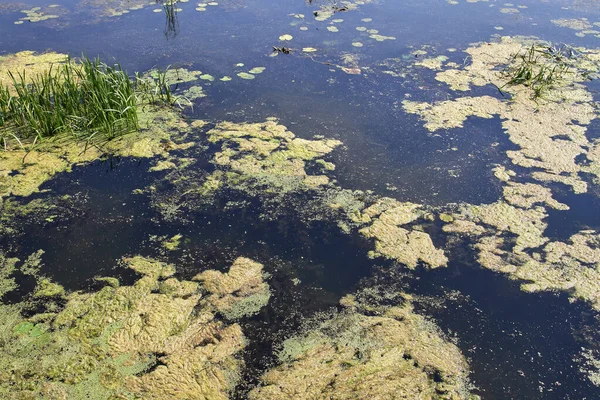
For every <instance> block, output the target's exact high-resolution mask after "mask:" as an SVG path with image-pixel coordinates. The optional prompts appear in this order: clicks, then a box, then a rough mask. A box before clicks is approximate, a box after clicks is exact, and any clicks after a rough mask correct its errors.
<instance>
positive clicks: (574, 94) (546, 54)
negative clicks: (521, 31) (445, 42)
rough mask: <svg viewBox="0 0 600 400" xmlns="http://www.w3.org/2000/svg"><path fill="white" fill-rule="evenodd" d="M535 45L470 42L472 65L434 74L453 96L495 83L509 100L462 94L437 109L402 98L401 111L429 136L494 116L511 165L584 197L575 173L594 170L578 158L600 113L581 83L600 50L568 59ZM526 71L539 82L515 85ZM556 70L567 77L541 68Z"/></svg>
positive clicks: (579, 51)
mask: <svg viewBox="0 0 600 400" xmlns="http://www.w3.org/2000/svg"><path fill="white" fill-rule="evenodd" d="M532 43H533V42H531V41H529V42H527V41H525V40H523V39H519V38H510V37H503V38H502V39H501V40H500V41H499V42H495V43H484V44H479V45H475V46H473V47H470V48H468V49H467V50H466V53H467V54H468V55H469V56H470V59H471V63H470V64H469V65H467V66H466V67H464V68H463V69H452V68H451V69H447V70H445V71H442V72H439V73H438V74H437V75H436V79H437V80H438V81H441V82H444V83H446V84H448V85H449V86H450V88H452V89H453V90H456V91H468V90H470V88H471V87H472V86H485V85H495V86H496V87H498V88H501V90H502V91H504V92H507V93H509V94H510V95H511V101H510V102H508V101H502V100H500V99H496V98H493V97H490V96H480V97H471V96H465V97H458V98H457V99H454V100H447V101H444V102H440V103H434V104H429V103H418V102H412V101H405V102H404V103H403V105H404V109H405V110H406V111H407V112H409V113H413V114H418V115H420V116H421V117H422V118H423V119H424V120H425V122H426V123H425V127H426V128H427V129H429V130H430V131H432V132H433V131H437V130H440V129H448V128H457V127H462V126H463V123H464V122H465V120H466V119H467V117H469V116H478V117H482V118H492V117H493V116H495V115H498V116H499V117H500V118H501V119H502V127H503V128H504V130H505V132H506V133H507V135H508V137H509V139H510V141H511V142H513V143H514V144H515V145H517V146H518V149H517V150H510V151H507V155H508V157H509V158H510V159H511V161H512V162H513V164H515V165H518V166H520V167H525V168H535V169H537V170H538V171H536V172H535V173H533V174H532V177H533V178H534V179H536V180H539V181H541V182H560V183H564V184H566V185H569V186H572V187H573V190H574V191H575V192H577V193H581V192H585V191H587V183H586V182H585V181H584V180H583V179H582V178H581V177H580V175H579V174H580V172H591V173H594V172H598V171H596V170H595V169H590V168H589V167H586V166H585V165H584V164H582V163H580V162H578V161H577V159H578V158H579V157H581V156H582V155H586V154H587V153H588V151H589V149H590V148H591V147H592V143H590V141H589V140H588V139H587V138H586V135H585V133H586V130H587V126H588V125H589V124H590V123H591V122H592V121H593V120H594V119H595V118H596V117H597V115H598V114H597V110H596V108H595V106H594V105H593V103H592V95H591V94H590V93H589V92H588V91H587V90H586V89H585V87H584V86H583V85H581V82H584V81H585V80H586V79H587V77H588V74H589V73H593V72H594V71H597V70H598V60H599V59H600V51H598V50H588V49H577V50H573V53H572V54H576V56H567V54H563V53H564V52H563V53H560V50H557V49H554V48H553V47H551V46H548V45H544V44H539V43H533V44H532ZM566 52H567V53H568V51H566ZM530 53H531V54H534V55H536V54H537V55H536V56H535V58H533V59H532V60H533V61H524V60H527V55H528V54H530ZM523 68H524V69H525V70H530V71H531V74H532V75H533V76H541V77H543V79H542V78H540V80H538V81H526V82H524V83H523V84H517V83H515V82H518V79H517V78H515V76H517V77H518V75H517V74H518V73H519V71H522V69H523ZM555 68H556V69H558V70H560V71H564V72H563V73H560V74H559V73H556V74H554V75H552V76H553V78H550V77H549V76H550V75H548V72H545V71H550V70H554V69H555ZM540 74H541V75H540ZM589 161H590V162H592V161H593V160H589Z"/></svg>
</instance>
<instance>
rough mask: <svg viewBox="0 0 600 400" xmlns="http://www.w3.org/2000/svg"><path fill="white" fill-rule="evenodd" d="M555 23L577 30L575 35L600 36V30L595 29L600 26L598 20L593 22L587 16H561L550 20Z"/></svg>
mask: <svg viewBox="0 0 600 400" xmlns="http://www.w3.org/2000/svg"><path fill="white" fill-rule="evenodd" d="M550 22H552V23H553V24H554V25H557V26H560V27H562V28H569V29H573V30H574V31H576V33H575V35H577V36H579V37H584V36H586V35H594V36H596V37H600V31H599V30H596V29H594V27H596V26H599V25H600V24H598V23H597V22H596V23H594V24H592V23H591V22H590V21H589V20H588V19H587V18H561V19H553V20H550Z"/></svg>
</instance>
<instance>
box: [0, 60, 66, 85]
mask: <svg viewBox="0 0 600 400" xmlns="http://www.w3.org/2000/svg"><path fill="white" fill-rule="evenodd" d="M67 59H68V56H67V55H66V54H60V53H54V52H48V53H35V52H33V51H20V52H18V53H15V54H10V55H6V56H0V85H2V86H8V87H9V88H12V79H11V78H10V75H9V74H8V73H9V71H11V72H12V73H13V74H15V76H18V73H22V72H24V71H26V72H27V74H26V75H25V79H26V82H27V81H28V80H27V78H28V77H29V78H31V77H34V76H35V75H37V74H40V73H42V72H45V71H47V70H48V69H49V68H50V67H51V66H52V65H53V64H62V63H65V62H66V61H67Z"/></svg>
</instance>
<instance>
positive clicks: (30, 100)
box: [0, 57, 177, 149]
mask: <svg viewBox="0 0 600 400" xmlns="http://www.w3.org/2000/svg"><path fill="white" fill-rule="evenodd" d="M9 76H10V78H11V80H12V85H11V87H8V86H0V144H2V145H3V146H4V148H5V149H6V148H7V142H8V141H10V140H13V139H14V140H15V141H16V142H17V143H18V144H19V145H20V146H21V147H23V142H25V141H27V142H28V143H31V142H33V143H34V144H35V143H36V142H39V141H42V140H43V139H46V138H50V137H54V136H57V135H61V134H68V135H72V136H73V137H75V138H77V139H83V140H87V141H90V140H92V139H94V138H101V139H102V140H110V139H113V138H116V137H118V136H121V135H124V134H127V133H130V132H133V131H136V130H138V129H139V123H138V118H137V107H138V105H140V104H168V105H173V104H174V103H176V101H177V97H176V96H174V95H173V93H172V91H171V88H170V85H169V83H168V82H167V80H166V71H159V72H158V74H157V77H156V78H152V77H149V78H148V77H141V76H140V75H139V74H136V78H135V79H134V80H132V79H130V78H129V76H128V75H127V74H126V73H125V72H124V71H123V69H122V68H121V67H120V66H119V65H116V66H108V65H106V64H104V63H102V62H100V60H99V59H94V60H91V59H89V58H87V57H84V58H82V60H81V61H80V62H73V61H71V60H70V59H69V60H67V62H66V63H64V64H59V65H53V66H52V67H50V69H48V70H47V71H45V72H44V73H41V74H39V75H35V76H26V72H19V73H15V74H13V73H11V72H9Z"/></svg>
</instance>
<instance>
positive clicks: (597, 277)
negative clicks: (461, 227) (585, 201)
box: [475, 231, 600, 310]
mask: <svg viewBox="0 0 600 400" xmlns="http://www.w3.org/2000/svg"><path fill="white" fill-rule="evenodd" d="M505 242H506V241H505V239H503V238H501V237H498V236H491V237H485V238H483V239H481V240H480V241H479V242H478V244H477V245H475V247H476V248H477V250H479V258H478V261H479V263H480V264H481V265H483V266H484V267H486V268H489V269H492V270H496V271H499V272H504V273H509V274H510V276H511V277H512V278H513V279H519V280H523V281H525V282H526V283H523V284H522V289H523V290H525V291H528V292H538V291H548V290H560V291H566V292H568V293H569V294H570V296H571V298H573V299H582V300H585V301H588V302H589V303H590V304H591V305H592V307H594V308H595V309H596V310H600V291H599V286H600V284H599V282H600V235H599V234H598V232H596V231H581V232H579V233H577V234H575V235H573V236H571V238H570V239H569V240H568V241H567V242H560V241H555V242H550V243H548V244H546V245H545V246H544V247H543V249H542V250H541V251H540V252H536V253H533V254H531V255H530V254H529V253H526V252H521V251H513V252H510V251H507V250H504V248H505V245H506V243H505Z"/></svg>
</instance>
